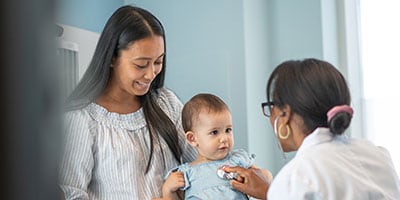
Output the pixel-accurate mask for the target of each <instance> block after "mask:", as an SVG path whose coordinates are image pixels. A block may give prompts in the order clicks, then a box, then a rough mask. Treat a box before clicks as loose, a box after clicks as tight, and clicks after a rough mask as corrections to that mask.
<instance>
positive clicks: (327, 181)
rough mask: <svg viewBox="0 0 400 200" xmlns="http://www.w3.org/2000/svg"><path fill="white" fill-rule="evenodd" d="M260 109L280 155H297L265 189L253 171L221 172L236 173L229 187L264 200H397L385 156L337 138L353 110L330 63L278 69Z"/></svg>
mask: <svg viewBox="0 0 400 200" xmlns="http://www.w3.org/2000/svg"><path fill="white" fill-rule="evenodd" d="M262 108H263V112H264V115H265V116H267V117H269V119H270V122H271V125H272V126H273V128H274V131H275V134H276V137H277V138H278V140H279V143H280V145H281V148H282V150H283V151H284V152H290V151H297V154H296V156H295V157H294V158H293V159H292V160H291V161H290V162H289V163H288V164H286V165H285V166H284V167H283V168H282V169H281V171H280V172H279V173H278V174H277V175H276V177H275V178H274V180H273V181H272V183H271V184H269V183H268V181H266V180H265V179H263V178H261V176H259V175H258V174H259V170H258V169H244V168H240V167H231V168H226V171H227V172H236V173H237V174H238V178H237V180H232V181H231V185H232V187H233V188H235V189H237V190H239V191H242V192H244V193H247V194H249V195H250V196H253V197H256V198H260V199H269V200H274V199H279V200H284V199H324V200H325V199H351V200H354V199H363V200H364V199H400V184H399V177H398V175H397V174H396V172H395V169H394V167H393V163H392V160H391V158H390V155H389V153H388V152H387V151H386V150H385V149H383V148H381V147H377V146H375V145H374V144H372V143H371V142H369V141H366V140H362V139H353V138H350V137H348V136H347V135H345V134H343V133H344V131H345V130H346V129H347V128H348V127H349V125H350V122H351V118H352V116H353V109H352V108H351V107H350V93H349V89H348V87H347V84H346V81H345V79H344V78H343V76H342V75H341V73H340V72H339V71H338V70H337V69H336V68H335V67H333V66H332V65H331V64H329V63H327V62H325V61H321V60H317V59H305V60H301V61H286V62H284V63H282V64H280V65H279V66H278V67H277V68H276V69H275V70H274V71H273V73H272V74H271V76H270V78H269V80H268V84H267V102H265V103H262ZM382 117H385V116H382ZM388 125H390V124H388Z"/></svg>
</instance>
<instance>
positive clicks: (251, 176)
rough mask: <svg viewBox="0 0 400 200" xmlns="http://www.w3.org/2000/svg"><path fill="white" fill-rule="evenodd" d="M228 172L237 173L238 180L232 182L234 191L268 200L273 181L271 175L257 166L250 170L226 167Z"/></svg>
mask: <svg viewBox="0 0 400 200" xmlns="http://www.w3.org/2000/svg"><path fill="white" fill-rule="evenodd" d="M224 170H225V171H226V172H233V173H237V177H236V180H235V179H233V180H231V182H230V183H231V185H232V187H233V188H234V189H236V190H239V191H241V192H243V193H245V194H247V195H250V196H252V197H255V198H257V199H267V191H268V188H269V184H270V182H271V180H272V176H271V173H269V172H268V173H269V175H267V174H266V173H265V172H266V170H264V171H263V170H262V169H260V168H257V167H255V166H252V167H250V168H248V169H246V168H242V167H225V168H224Z"/></svg>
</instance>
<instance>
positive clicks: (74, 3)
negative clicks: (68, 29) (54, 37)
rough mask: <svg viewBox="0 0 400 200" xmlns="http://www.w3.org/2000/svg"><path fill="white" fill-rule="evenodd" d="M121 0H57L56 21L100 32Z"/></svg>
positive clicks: (122, 2) (120, 3) (121, 3)
mask: <svg viewBox="0 0 400 200" xmlns="http://www.w3.org/2000/svg"><path fill="white" fill-rule="evenodd" d="M123 4H124V1H123V0H58V1H57V5H56V17H57V22H59V23H62V24H66V25H70V26H76V27H79V28H81V29H86V30H89V31H92V32H97V33H100V32H101V31H102V30H103V27H104V25H105V24H106V21H107V19H108V18H109V17H110V16H111V14H112V13H113V12H114V11H115V9H117V8H118V7H120V6H121V5H123Z"/></svg>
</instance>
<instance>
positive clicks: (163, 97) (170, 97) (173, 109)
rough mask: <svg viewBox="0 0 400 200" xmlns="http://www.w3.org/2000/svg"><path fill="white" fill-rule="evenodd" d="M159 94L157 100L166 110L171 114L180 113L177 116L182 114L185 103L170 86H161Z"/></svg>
mask: <svg viewBox="0 0 400 200" xmlns="http://www.w3.org/2000/svg"><path fill="white" fill-rule="evenodd" d="M157 95H158V98H157V102H158V104H159V105H160V107H161V108H162V109H163V110H164V112H167V113H169V114H170V115H176V114H173V113H178V114H177V116H180V112H181V111H182V107H183V104H182V102H181V100H180V99H179V98H178V96H177V95H176V94H175V93H174V92H173V91H172V90H170V89H168V88H160V89H158V90H157Z"/></svg>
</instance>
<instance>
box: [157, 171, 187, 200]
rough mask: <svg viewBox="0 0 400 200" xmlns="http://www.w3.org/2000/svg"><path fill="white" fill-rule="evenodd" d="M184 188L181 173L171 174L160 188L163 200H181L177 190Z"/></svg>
mask: <svg viewBox="0 0 400 200" xmlns="http://www.w3.org/2000/svg"><path fill="white" fill-rule="evenodd" d="M184 186H185V178H184V177H183V173H182V172H179V171H176V172H171V173H170V174H169V176H168V177H167V179H166V180H165V181H164V184H163V186H162V195H163V198H164V199H169V200H179V199H182V198H181V197H182V196H181V194H182V193H181V192H180V191H179V188H182V187H184Z"/></svg>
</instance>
